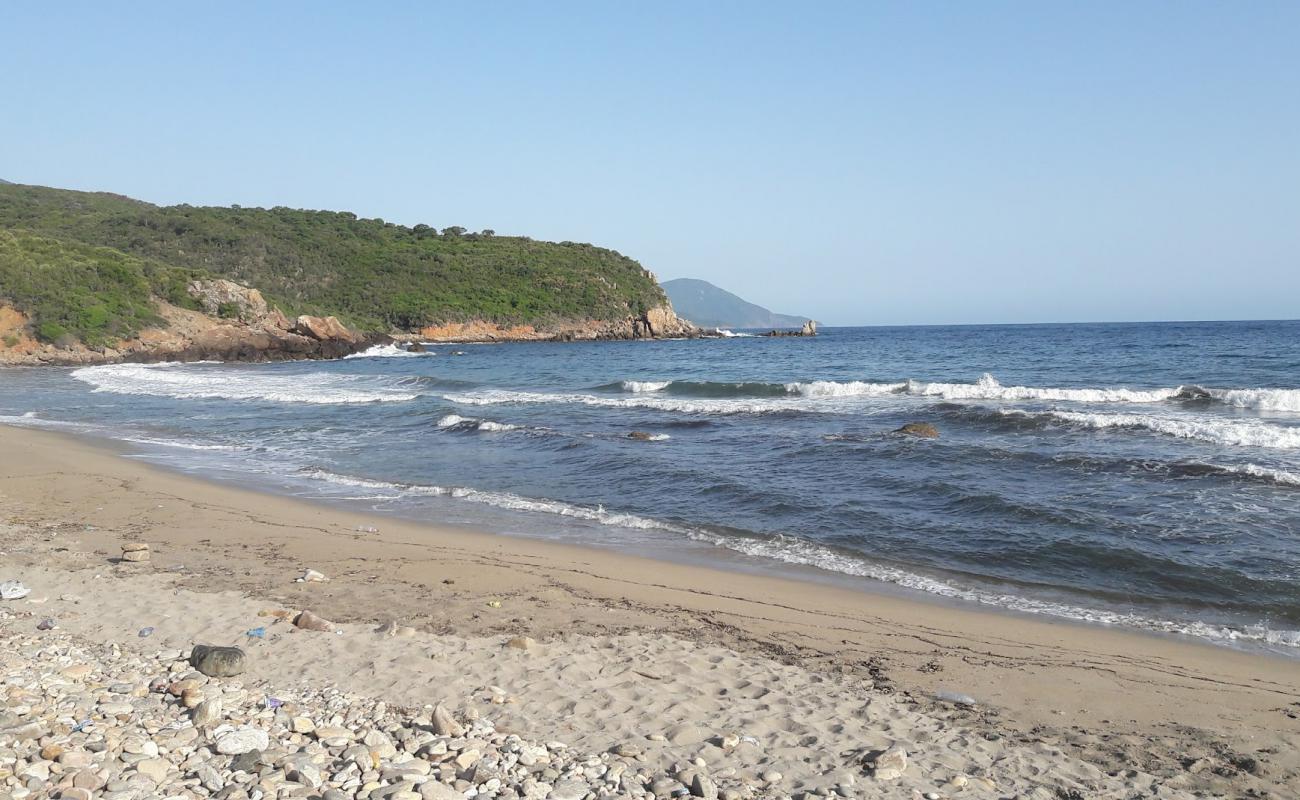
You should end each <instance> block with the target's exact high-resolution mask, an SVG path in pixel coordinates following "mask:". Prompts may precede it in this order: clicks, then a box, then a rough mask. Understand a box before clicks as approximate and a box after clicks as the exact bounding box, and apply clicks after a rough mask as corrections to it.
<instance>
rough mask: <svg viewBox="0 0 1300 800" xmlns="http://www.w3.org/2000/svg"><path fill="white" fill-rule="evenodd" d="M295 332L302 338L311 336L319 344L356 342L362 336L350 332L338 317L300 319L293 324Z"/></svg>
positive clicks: (304, 316)
mask: <svg viewBox="0 0 1300 800" xmlns="http://www.w3.org/2000/svg"><path fill="white" fill-rule="evenodd" d="M293 332H294V333H296V334H299V335H300V336H310V337H311V338H313V339H315V340H316V341H318V342H330V341H339V342H355V341H359V340H360V336H359V335H358V334H356V333H354V332H352V331H350V330H348V328H347V326H346V325H344V324H343V323H342V322H339V321H338V318H337V317H309V316H306V315H303V316H300V317H298V319H297V320H295V321H294V324H293Z"/></svg>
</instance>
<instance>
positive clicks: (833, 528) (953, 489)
mask: <svg viewBox="0 0 1300 800" xmlns="http://www.w3.org/2000/svg"><path fill="white" fill-rule="evenodd" d="M725 333H726V334H727V335H725V336H724V337H722V338H717V339H706V340H691V341H633V342H590V343H563V344H561V343H510V344H433V345H430V346H429V347H428V348H427V351H426V352H424V353H420V354H413V353H410V352H406V351H404V350H402V349H399V348H398V347H395V346H391V345H388V346H379V347H376V348H373V349H371V350H369V351H366V352H364V353H361V354H359V355H356V356H352V357H349V358H346V359H341V360H337V361H311V362H296V363H280V364H217V363H197V364H151V365H142V364H115V365H110V366H93V367H84V368H75V369H74V368H41V369H20V368H10V369H4V370H0V422H2V423H6V424H12V425H22V426H30V427H42V428H51V429H55V430H64V431H69V432H73V433H81V434H83V435H87V436H94V437H104V438H109V439H113V440H117V441H119V442H121V443H122V444H123V446H124V447H126V448H127V457H131V458H140V459H144V460H147V461H150V462H153V463H156V464H159V465H163V466H165V467H168V468H171V469H175V470H180V471H184V472H186V473H192V474H197V475H200V476H204V477H207V478H210V479H214V480H218V481H225V482H229V483H232V484H236V485H240V486H245V487H251V488H255V489H257V490H260V491H269V492H276V493H282V494H286V495H293V496H298V497H307V498H318V499H321V500H324V501H327V502H331V503H338V504H341V505H345V506H348V507H350V508H353V509H359V510H361V511H363V512H364V513H366V514H373V517H374V520H375V522H374V527H376V528H382V526H383V525H384V519H385V518H387V517H403V518H409V519H415V520H427V521H431V522H439V523H451V524H463V525H469V526H474V527H477V528H480V529H487V530H492V531H495V532H499V533H505V534H512V535H517V536H525V537H536V538H543V539H551V540H558V541H564V542H568V543H577V544H585V545H591V546H597V547H607V548H613V549H617V550H621V551H626V552H632V553H636V554H641V555H652V556H655V557H658V558H661V559H668V560H679V561H686V562H690V563H709V564H715V565H717V566H720V567H723V568H727V569H734V570H743V571H750V572H759V573H765V574H779V575H786V576H790V577H795V578H799V579H803V580H811V581H825V582H832V583H836V584H840V585H846V586H850V587H855V588H860V589H863V590H868V591H877V592H878V591H882V590H883V591H888V592H898V593H903V594H906V595H912V596H917V597H928V598H932V599H935V600H938V601H940V602H947V603H960V604H969V605H973V606H979V607H984V608H990V609H1000V610H1003V611H1005V612H1007V613H1011V614H1026V615H1033V616H1036V617H1040V618H1051V619H1058V620H1072V621H1077V622H1081V623H1091V624H1098V625H1107V626H1117V627H1123V628H1130V629H1137V630H1143V631H1148V632H1151V633H1155V634H1160V635H1168V636H1177V637H1191V638H1195V639H1199V640H1205V641H1209V642H1214V643H1218V644H1224V645H1229V646H1233V647H1239V648H1246V649H1251V650H1265V651H1269V652H1273V653H1279V654H1285V655H1290V656H1300V322H1297V321H1289V322H1195V323H1159V324H1070V325H997V326H938V327H933V326H926V327H860V328H834V327H825V328H822V331H821V334H820V335H818V336H817V337H815V338H764V337H761V336H755V335H752V333H746V332H743V331H727V332H725ZM909 422H926V423H930V424H932V425H934V426H935V427H936V428H937V429H938V431H939V436H938V438H933V439H927V438H918V437H913V436H907V435H900V434H898V433H895V432H894V431H895V430H896V429H898V428H899V427H900V426H902V425H904V424H906V423H909ZM634 433H635V434H636V436H635V437H633V436H632V434H634ZM0 457H2V454H0ZM430 535H434V534H432V533H431V534H430Z"/></svg>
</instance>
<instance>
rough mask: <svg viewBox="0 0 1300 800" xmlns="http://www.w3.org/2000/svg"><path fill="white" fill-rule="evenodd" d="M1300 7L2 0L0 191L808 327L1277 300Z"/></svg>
mask: <svg viewBox="0 0 1300 800" xmlns="http://www.w3.org/2000/svg"><path fill="white" fill-rule="evenodd" d="M1297 41H1300V3H1296V2H1290V1H1288V2H1267V1H1266V0H1252V1H1251V2H1244V3H1230V2H1197V1H1196V0H1185V1H1180V2H1157V1H1155V0H1152V1H1150V2H1139V3H1133V2H1089V3H1050V2H1049V3H1038V2H1030V1H1029V0H1022V1H1020V2H996V1H995V0H988V1H987V2H978V3H970V2H956V1H955V0H953V1H952V2H940V1H938V0H935V1H933V2H898V3H868V2H852V3H835V2H813V3H794V2H789V3H781V4H777V3H762V2H721V1H719V2H680V3H678V2H654V3H649V2H641V3H633V2H618V1H617V0H616V1H615V2H592V3H571V2H563V0H550V1H549V2H532V1H529V0H517V1H516V2H499V3H498V2H474V3H469V2H464V3H447V4H436V3H432V2H418V3H409V4H402V3H396V2H393V3H379V4H369V3H366V4H363V3H329V2H287V1H286V2H276V3H263V2H253V3H235V2H223V3H207V4H197V3H166V4H163V3H158V4H152V5H151V4H148V3H144V2H133V3H84V4H79V3H71V2H49V3H7V4H4V5H3V7H2V8H0V42H3V45H0V76H3V77H2V78H0V178H4V179H7V180H10V181H14V182H19V183H36V184H44V185H50V186H58V187H64V188H74V189H88V190H105V191H113V192H117V193H120V194H126V195H130V196H132V197H137V198H140V199H143V200H148V201H151V202H155V203H160V204H170V203H181V202H186V203H191V204H194V205H229V204H240V205H244V206H265V207H270V206H277V205H284V206H293V207H302V208H327V209H335V210H349V211H354V212H356V213H357V214H358V215H360V216H363V217H380V218H383V219H386V220H389V221H393V222H399V223H402V224H408V225H413V224H416V223H420V222H423V223H426V224H429V225H433V226H435V227H445V226H449V225H461V226H464V227H466V228H469V229H471V230H478V229H481V228H492V229H494V230H495V231H497V233H498V234H522V235H528V236H532V237H534V238H538V239H551V240H557V241H558V240H573V241H589V242H593V243H596V244H599V245H603V246H606V247H611V248H613V249H615V250H618V251H620V252H622V253H625V254H627V255H629V256H632V257H633V258H636V259H637V260H638V261H640V262H641V263H642V264H643V265H644V266H645V267H647V268H648V269H650V270H652V271H653V272H654V273H655V274H656V275H658V276H659V277H660V278H661V279H664V280H666V279H669V278H679V277H693V278H703V279H705V280H709V281H712V282H714V283H716V284H718V285H720V286H722V287H723V288H725V289H728V290H730V291H733V292H736V293H737V294H740V295H741V296H743V297H745V298H746V299H748V300H751V301H753V302H757V303H760V304H762V305H765V306H768V307H770V308H772V309H773V310H776V311H780V312H786V313H794V314H802V315H807V316H813V317H816V318H817V319H819V320H821V321H823V322H825V323H829V324H940V323H1001V322H1068V321H1104V320H1166V319H1178V320H1186V319H1278V318H1287V319H1290V318H1296V317H1300V47H1297V46H1296V42H1297Z"/></svg>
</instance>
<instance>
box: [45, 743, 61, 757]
mask: <svg viewBox="0 0 1300 800" xmlns="http://www.w3.org/2000/svg"><path fill="white" fill-rule="evenodd" d="M61 755H63V748H62V747H61V746H59V745H57V744H47V745H45V746H44V747H42V748H41V758H43V759H45V760H46V761H54V760H56V759H58V757H59V756H61Z"/></svg>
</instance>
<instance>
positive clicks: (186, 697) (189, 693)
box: [181, 689, 207, 708]
mask: <svg viewBox="0 0 1300 800" xmlns="http://www.w3.org/2000/svg"><path fill="white" fill-rule="evenodd" d="M206 699H207V696H206V695H204V694H203V690H202V689H186V690H185V692H184V693H183V694H182V695H181V705H183V706H185V707H186V708H197V707H198V706H199V704H200V703H202V702H203V701H204V700H206Z"/></svg>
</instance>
